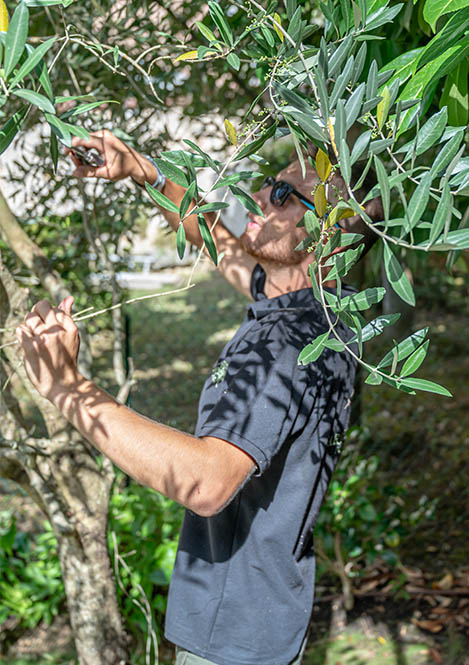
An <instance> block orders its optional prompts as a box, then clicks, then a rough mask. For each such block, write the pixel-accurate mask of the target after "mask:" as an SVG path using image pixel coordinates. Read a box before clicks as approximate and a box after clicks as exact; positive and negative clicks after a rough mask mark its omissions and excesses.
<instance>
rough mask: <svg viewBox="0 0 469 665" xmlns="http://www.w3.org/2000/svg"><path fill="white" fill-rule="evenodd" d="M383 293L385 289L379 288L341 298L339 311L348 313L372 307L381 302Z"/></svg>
mask: <svg viewBox="0 0 469 665" xmlns="http://www.w3.org/2000/svg"><path fill="white" fill-rule="evenodd" d="M385 293H386V289H384V288H383V287H381V286H380V287H373V288H369V289H365V290H364V291H360V293H355V294H354V295H353V296H347V297H346V298H343V299H342V300H341V303H340V307H341V309H347V310H350V311H357V310H363V309H368V308H369V307H371V306H372V305H375V304H376V303H378V302H381V300H382V299H383V298H384V294H385Z"/></svg>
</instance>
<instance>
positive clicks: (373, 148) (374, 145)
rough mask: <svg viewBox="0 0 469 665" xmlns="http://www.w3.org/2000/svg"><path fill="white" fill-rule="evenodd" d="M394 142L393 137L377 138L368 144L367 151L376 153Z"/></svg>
mask: <svg viewBox="0 0 469 665" xmlns="http://www.w3.org/2000/svg"><path fill="white" fill-rule="evenodd" d="M393 143H394V139H378V140H377V141H371V143H370V146H369V151H370V153H372V154H373V155H378V154H379V153H380V152H383V151H384V150H386V148H389V146H391V145H392V144H393Z"/></svg>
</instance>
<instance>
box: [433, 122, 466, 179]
mask: <svg viewBox="0 0 469 665" xmlns="http://www.w3.org/2000/svg"><path fill="white" fill-rule="evenodd" d="M463 136H464V130H463V129H461V130H460V131H459V132H457V133H456V134H454V136H452V137H451V138H450V140H449V141H448V142H447V143H445V145H444V146H443V147H442V149H441V150H440V152H439V153H438V155H437V156H436V159H434V161H433V164H432V165H431V173H432V175H433V176H436V175H439V173H440V171H443V169H444V168H446V166H448V164H449V163H450V162H451V160H452V159H453V157H454V156H455V154H456V153H457V151H458V149H459V146H460V144H461V140H462V137H463Z"/></svg>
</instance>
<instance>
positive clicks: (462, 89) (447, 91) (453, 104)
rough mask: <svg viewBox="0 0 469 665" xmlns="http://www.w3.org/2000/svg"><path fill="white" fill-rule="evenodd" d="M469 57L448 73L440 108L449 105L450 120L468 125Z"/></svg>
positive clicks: (452, 123)
mask: <svg viewBox="0 0 469 665" xmlns="http://www.w3.org/2000/svg"><path fill="white" fill-rule="evenodd" d="M468 79H469V58H466V59H465V60H463V61H462V62H460V63H459V65H458V66H457V67H456V68H455V69H454V70H453V71H451V72H450V73H449V74H448V77H447V79H446V83H445V87H444V90H443V94H442V96H441V99H440V108H441V107H442V106H447V107H448V121H449V123H450V124H451V125H462V126H465V125H467V123H468V121H469V84H468Z"/></svg>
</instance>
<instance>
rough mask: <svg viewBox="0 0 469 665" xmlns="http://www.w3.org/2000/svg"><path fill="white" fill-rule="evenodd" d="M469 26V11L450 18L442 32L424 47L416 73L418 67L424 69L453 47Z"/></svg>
mask: <svg viewBox="0 0 469 665" xmlns="http://www.w3.org/2000/svg"><path fill="white" fill-rule="evenodd" d="M468 25H469V11H468V9H467V8H466V9H463V10H462V11H459V12H456V13H455V14H454V15H453V16H451V17H450V19H449V21H448V22H447V23H446V25H445V26H444V27H443V29H442V30H440V31H439V32H438V33H437V34H436V35H435V37H433V39H432V40H430V41H429V42H428V44H427V45H426V46H425V47H424V49H423V50H422V52H421V53H420V55H419V57H418V58H416V60H415V64H414V71H416V69H417V68H418V67H423V66H424V65H426V64H427V62H431V61H432V60H434V59H435V58H437V57H438V56H439V55H441V54H442V53H444V52H445V50H446V49H447V48H449V47H450V46H453V45H454V44H455V43H456V42H457V41H458V39H459V38H460V37H461V35H462V34H464V32H465V31H466V30H467V26H468Z"/></svg>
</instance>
